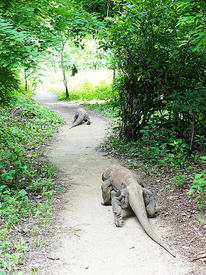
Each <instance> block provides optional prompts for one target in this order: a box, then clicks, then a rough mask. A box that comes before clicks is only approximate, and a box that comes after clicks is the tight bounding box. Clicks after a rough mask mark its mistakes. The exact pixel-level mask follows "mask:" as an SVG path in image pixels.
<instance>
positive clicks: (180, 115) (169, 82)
mask: <svg viewBox="0 0 206 275" xmlns="http://www.w3.org/2000/svg"><path fill="white" fill-rule="evenodd" d="M186 2H187V3H186ZM189 2H191V1H178V2H177V1H167V0H164V1H157V0H152V1H149V0H146V1H145V0H138V1H134V0H128V1H115V4H116V9H119V13H118V14H117V15H116V16H114V17H113V18H108V20H107V21H108V24H107V28H105V30H103V32H102V36H101V38H102V43H103V45H102V46H103V47H104V48H105V49H108V48H110V49H111V50H112V51H113V53H114V66H115V67H117V68H118V69H119V70H120V72H121V74H119V76H120V77H119V78H118V79H117V80H116V87H117V89H118V91H119V95H120V99H121V101H120V103H121V105H120V107H121V113H120V115H121V120H122V127H121V130H120V135H124V136H125V137H126V138H127V139H128V140H132V141H135V140H137V139H139V138H141V137H142V132H141V131H142V130H143V129H144V127H145V126H147V125H149V124H150V121H151V119H152V121H153V123H155V124H157V125H158V124H159V123H160V120H161V122H162V124H163V125H165V128H166V130H167V132H168V138H169V137H170V133H169V129H171V128H172V131H173V133H174V134H175V135H176V136H177V138H179V139H182V140H184V141H185V142H186V143H187V145H188V146H189V147H190V150H192V149H195V146H197V143H196V137H197V135H204V133H205V129H206V124H205V116H204V113H205V112H206V109H205V104H204V103H203V102H205V100H206V91H205V86H206V85H205V84H206V83H205V64H206V59H205V57H206V54H205V50H206V49H205V48H201V49H199V50H198V49H197V48H196V47H197V42H196V40H195V39H192V40H191V39H190V38H188V37H187V32H188V29H187V28H186V27H185V26H182V24H181V23H180V21H181V18H183V17H184V16H186V15H185V14H184V11H185V5H187V9H190V8H189V4H188V3H189ZM195 5H196V4H194V5H193V15H192V16H193V18H195V19H194V20H196V19H197V18H198V16H201V20H203V14H204V13H203V11H204V5H203V4H202V2H201V4H200V3H199V4H198V5H197V6H198V9H197V10H196V9H194V6H195ZM202 26H203V24H202V25H201V27H202ZM202 28H203V27H202ZM196 30H197V29H196ZM185 39H187V40H185ZM183 40H185V41H184V43H182V42H183ZM156 114H158V116H156V117H154V116H155V115H156ZM155 118H156V120H155ZM195 143H196V144H195Z"/></svg>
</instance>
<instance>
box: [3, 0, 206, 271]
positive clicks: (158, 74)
mask: <svg viewBox="0 0 206 275" xmlns="http://www.w3.org/2000/svg"><path fill="white" fill-rule="evenodd" d="M205 26H206V2H205V1H204V0H199V1H193V0H179V1H176V0H90V1H87V0H79V1H77V0H71V1H68V0H52V1H51V0H10V1H8V0H1V2H0V113H1V117H0V198H1V202H0V214H1V218H0V221H1V227H0V244H1V246H2V247H3V249H2V250H1V251H2V252H1V253H4V257H7V260H5V258H4V260H3V262H2V263H1V267H2V268H3V269H5V270H7V271H8V270H9V271H11V270H12V266H13V264H14V263H18V262H20V261H21V257H22V253H23V250H24V249H23V246H21V245H20V246H19V248H18V247H16V248H15V251H16V252H15V253H13V254H14V255H13V254H12V255H13V256H11V254H9V253H8V252H9V251H10V248H11V247H12V244H11V243H10V242H9V241H8V240H7V239H8V234H9V233H8V232H9V230H11V228H12V226H13V227H14V226H15V224H18V222H19V221H20V220H22V219H25V218H26V217H28V216H29V214H31V213H30V212H28V211H25V210H26V209H27V210H28V209H30V211H31V210H32V211H34V213H36V214H34V213H32V215H37V216H38V213H43V212H42V211H44V210H45V209H47V206H48V205H49V203H50V201H51V193H52V192H51V188H52V187H51V186H52V175H53V172H54V171H53V170H54V168H53V167H52V166H51V164H50V163H48V162H47V161H46V160H43V159H42V156H43V153H42V151H41V149H40V148H41V145H43V144H45V143H46V142H47V140H48V138H49V137H50V136H51V135H52V133H53V132H54V131H55V130H56V128H58V126H59V125H61V124H62V123H63V120H62V118H60V117H59V116H58V115H57V114H53V113H51V112H50V111H49V110H47V109H44V108H42V107H41V106H38V105H36V103H34V102H33V101H32V100H31V99H30V97H31V95H32V92H33V91H34V89H35V88H36V87H37V85H38V84H39V82H40V80H41V76H42V71H44V70H45V68H48V67H52V68H54V70H56V68H60V69H61V73H62V80H60V81H62V83H63V88H62V91H61V92H60V93H61V97H62V98H66V99H68V100H71V99H83V100H85V99H86V100H91V99H96V100H98V99H101V100H103V99H105V100H106V102H104V103H101V104H100V103H97V104H96V105H93V107H95V108H97V109H99V110H106V111H107V113H108V112H110V114H112V115H113V116H114V117H115V118H116V119H115V121H116V123H115V125H114V127H113V130H112V134H111V135H110V137H109V140H110V142H109V144H110V146H113V147H114V148H115V149H116V150H118V151H119V152H124V153H125V154H127V155H128V156H129V157H130V158H133V161H132V163H133V167H135V165H136V163H137V162H136V159H142V160H144V161H145V162H146V163H148V164H149V165H152V167H154V173H156V172H157V171H158V172H160V173H165V172H168V171H170V170H171V169H172V170H173V171H175V173H176V180H175V182H176V183H175V184H176V185H177V186H178V187H179V188H184V186H185V182H187V177H188V176H190V177H192V179H193V180H192V182H190V185H189V189H188V193H189V195H191V196H195V197H196V199H197V204H198V206H199V207H200V208H201V209H203V210H204V209H205V207H206V169H205V163H206V27H205ZM91 40H93V41H95V46H91V44H89V42H88V41H91ZM88 69H93V70H94V71H95V70H98V69H110V70H111V71H112V73H113V81H112V84H111V85H110V84H108V83H106V82H104V83H103V82H102V83H100V84H99V85H98V86H96V87H93V86H92V85H91V83H90V82H88V81H87V82H86V83H84V85H83V88H81V89H78V87H77V88H76V90H75V89H74V90H71V89H70V86H69V85H68V79H69V77H70V76H71V77H75V75H77V74H78V73H79V72H80V71H83V72H84V71H85V70H88ZM80 90H81V93H80V92H79V91H80ZM54 91H55V89H54ZM88 91H89V92H88ZM48 125H49V126H51V125H52V127H48ZM39 132H40V133H41V134H40V135H39V136H38V134H37V133H39ZM33 137H35V139H34V138H33ZM37 151H38V152H40V153H37ZM42 162H44V164H43V165H42ZM39 166H41V167H42V168H41V169H40V170H39V168H38V167H39ZM40 174H41V175H43V176H42V177H41V178H39V175H40ZM187 187H188V186H187ZM38 194H41V196H42V197H43V198H44V200H45V201H44V202H42V204H40V208H41V210H40V209H39V208H38V207H36V206H34V207H33V208H32V209H31V205H32V197H34V196H37V195H38ZM17 202H20V203H17ZM17 205H18V207H17ZM35 209H36V210H35ZM42 209H44V210H42ZM35 211H36V212H35ZM2 224H4V225H2ZM18 249H19V250H18ZM5 255H7V256H5ZM0 256H1V255H0ZM8 259H10V260H9V261H8Z"/></svg>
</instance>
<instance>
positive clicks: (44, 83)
mask: <svg viewBox="0 0 206 275" xmlns="http://www.w3.org/2000/svg"><path fill="white" fill-rule="evenodd" d="M112 77H113V72H112V70H108V69H101V70H87V71H80V72H79V73H77V74H76V75H75V76H71V75H69V74H68V73H67V81H68V87H69V90H74V91H75V92H76V93H78V90H82V89H85V88H86V89H87V90H89V89H93V88H95V87H96V86H98V85H101V84H104V85H107V86H109V85H111V83H112ZM37 90H46V91H50V92H54V93H56V94H58V95H59V96H60V95H61V94H64V92H65V87H64V83H63V77H62V71H61V70H60V69H55V70H54V69H49V70H48V71H46V73H45V74H44V75H43V76H42V77H41V79H40V82H39V84H38V86H37Z"/></svg>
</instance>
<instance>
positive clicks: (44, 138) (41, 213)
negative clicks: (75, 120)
mask: <svg viewBox="0 0 206 275" xmlns="http://www.w3.org/2000/svg"><path fill="white" fill-rule="evenodd" d="M62 123H63V119H62V117H61V116H60V115H59V114H58V113H55V112H52V111H50V110H49V109H48V108H46V107H43V106H40V105H39V104H36V103H35V102H33V101H32V100H29V99H19V100H18V102H15V103H13V104H10V105H9V106H8V107H6V108H1V109H0V125H1V126H0V224H1V225H0V247H1V250H0V268H1V272H0V274H7V273H9V274H11V273H12V274H15V273H14V270H15V267H16V265H19V264H21V263H22V262H23V261H24V254H25V251H26V250H27V246H26V244H25V239H24V235H25V234H27V233H28V229H27V228H26V227H25V225H26V224H27V223H28V221H30V222H31V221H35V223H36V226H37V227H38V223H43V222H45V221H46V220H47V219H48V218H49V216H50V212H51V207H50V206H51V202H52V195H53V181H52V178H53V176H54V173H55V168H54V167H53V165H52V164H51V163H50V162H49V161H48V159H47V158H46V156H45V155H44V149H43V145H45V144H46V143H47V142H48V140H49V138H50V137H51V135H52V134H53V133H54V132H56V131H57V128H58V127H59V126H60V125H61V124H62ZM19 228H21V230H20V229H19ZM15 232H17V233H21V234H20V235H21V237H20V238H18V239H17V241H16V242H14V241H13V239H12V238H11V236H12V235H14V233H15Z"/></svg>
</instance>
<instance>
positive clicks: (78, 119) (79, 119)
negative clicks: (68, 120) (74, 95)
mask: <svg viewBox="0 0 206 275" xmlns="http://www.w3.org/2000/svg"><path fill="white" fill-rule="evenodd" d="M83 122H87V124H88V125H89V124H91V120H90V117H89V115H88V113H87V112H86V111H85V110H84V109H83V108H78V109H77V111H76V113H75V115H74V122H73V124H72V126H71V127H70V129H71V128H73V127H75V126H77V125H80V124H82V123H83Z"/></svg>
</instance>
